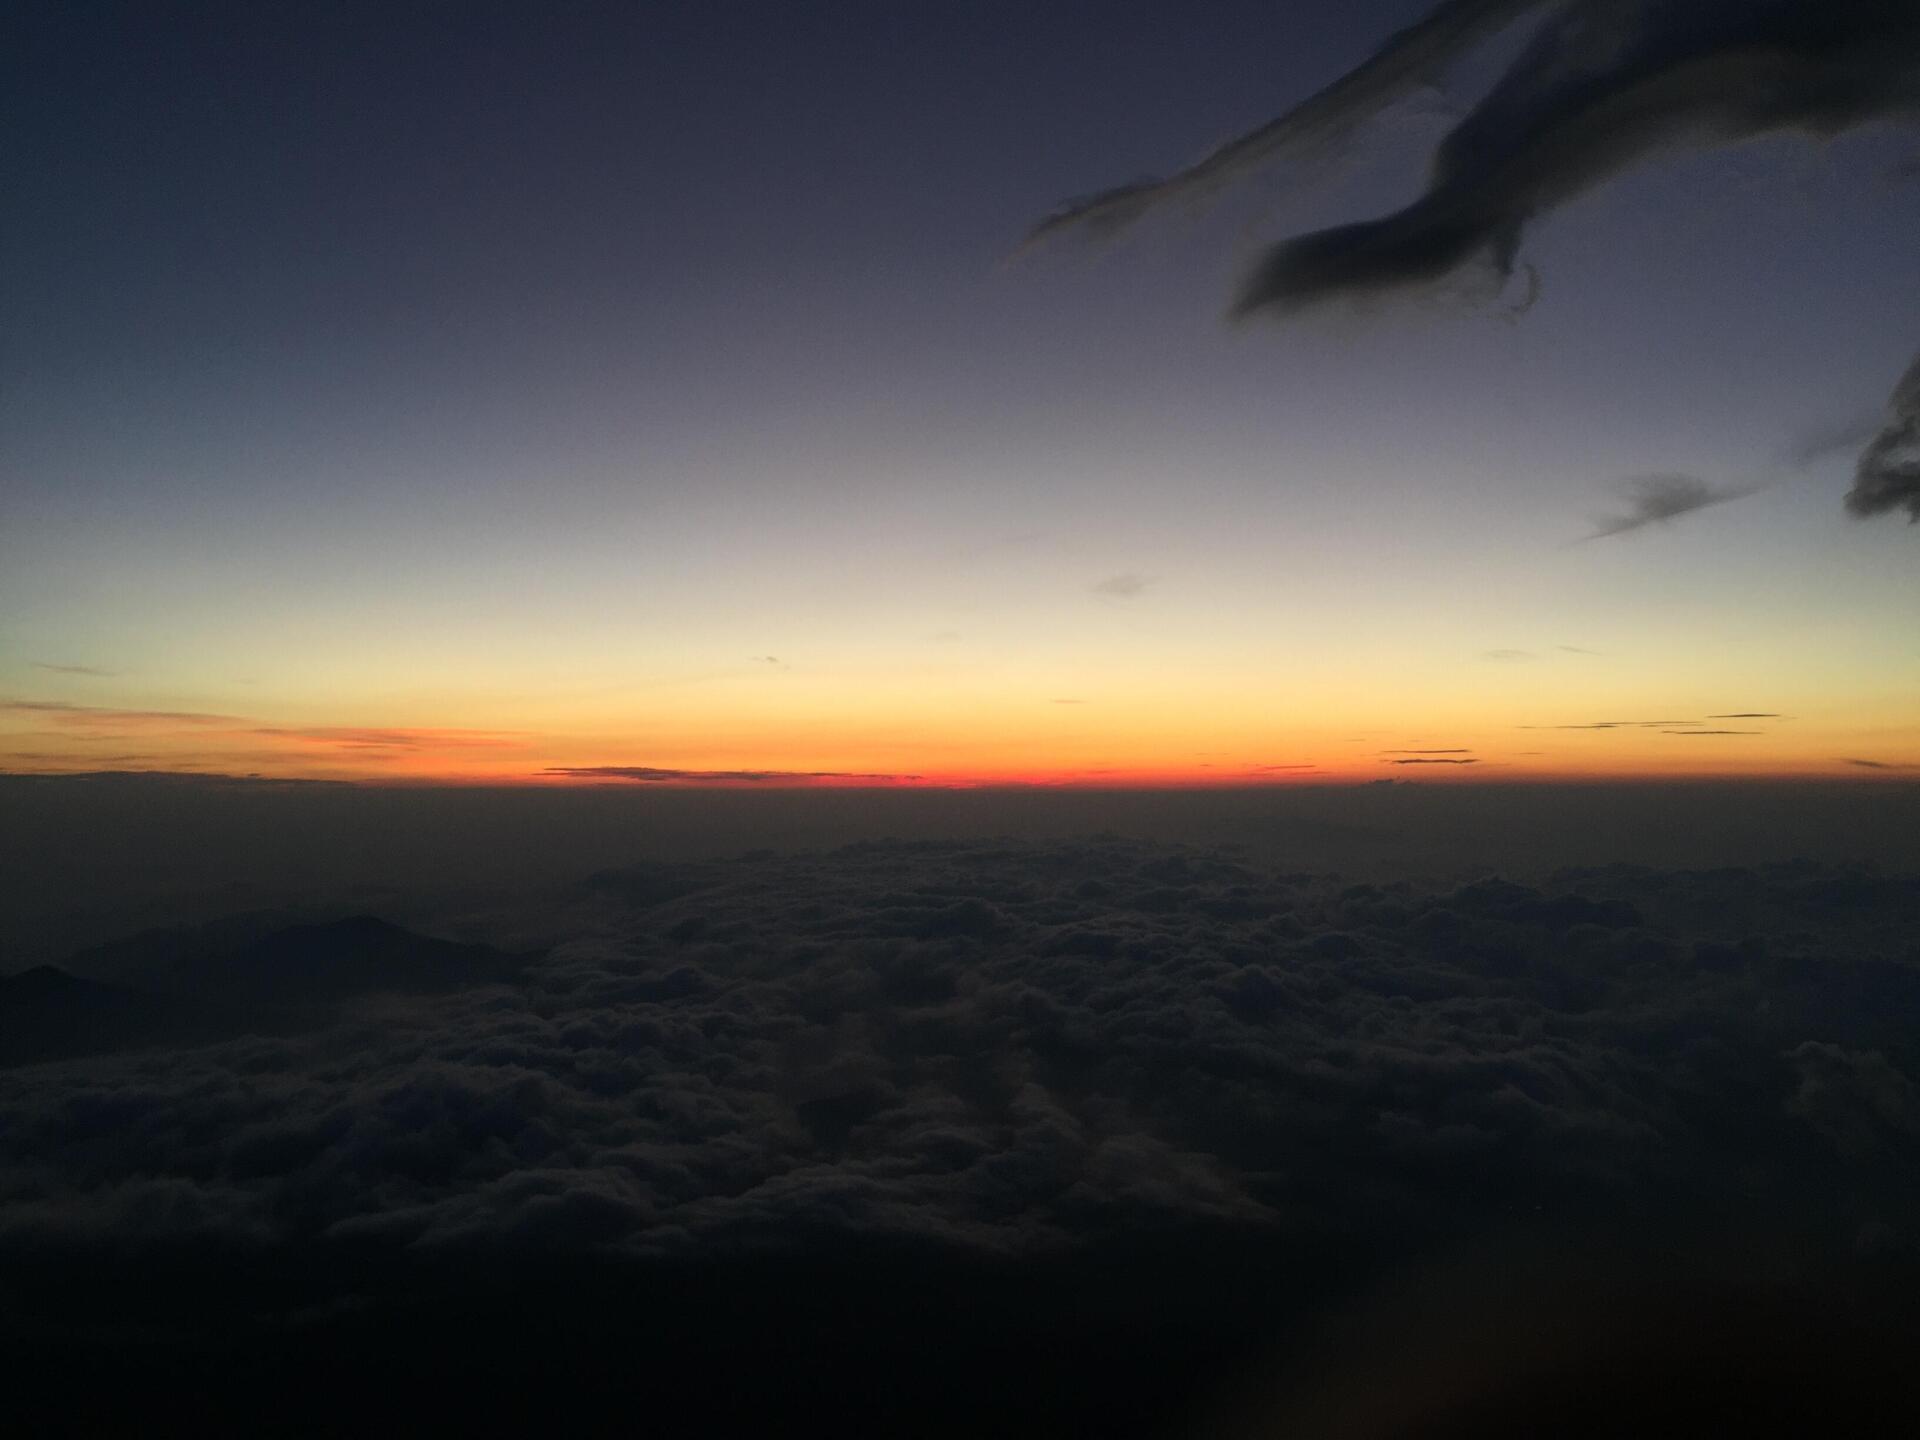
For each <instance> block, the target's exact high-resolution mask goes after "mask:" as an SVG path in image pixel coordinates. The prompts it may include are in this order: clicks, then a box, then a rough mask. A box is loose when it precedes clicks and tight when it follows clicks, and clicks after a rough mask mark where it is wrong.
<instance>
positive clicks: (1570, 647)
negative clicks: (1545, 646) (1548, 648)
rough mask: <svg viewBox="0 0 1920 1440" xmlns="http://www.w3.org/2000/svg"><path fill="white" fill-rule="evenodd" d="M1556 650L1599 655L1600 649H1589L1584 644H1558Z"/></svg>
mask: <svg viewBox="0 0 1920 1440" xmlns="http://www.w3.org/2000/svg"><path fill="white" fill-rule="evenodd" d="M1553 648H1554V649H1556V650H1564V651H1565V652H1566V653H1567V654H1569V655H1598V654H1600V652H1599V651H1598V650H1589V649H1587V648H1586V647H1585V646H1583V645H1556V646H1554V647H1553Z"/></svg>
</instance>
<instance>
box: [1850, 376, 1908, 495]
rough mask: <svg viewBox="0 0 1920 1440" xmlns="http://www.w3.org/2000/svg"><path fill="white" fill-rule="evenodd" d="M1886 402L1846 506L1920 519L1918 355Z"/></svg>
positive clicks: (1856, 472) (1855, 474)
mask: <svg viewBox="0 0 1920 1440" xmlns="http://www.w3.org/2000/svg"><path fill="white" fill-rule="evenodd" d="M1887 408H1888V416H1887V423H1886V425H1885V427H1884V428H1883V429H1882V430H1881V431H1880V433H1879V434H1878V435H1877V436H1875V437H1874V439H1873V441H1872V443H1871V444H1869V445H1868V446H1867V448H1866V452H1865V453H1864V454H1862V455H1861V457H1860V463H1859V465H1858V466H1857V467H1856V468H1855V470H1854V476H1853V489H1852V490H1850V491H1849V492H1848V493H1847V508H1848V509H1849V510H1851V511H1852V512H1853V513H1854V514H1856V515H1861V516H1866V515H1883V514H1885V513H1887V512H1888V511H1890V510H1905V511H1906V512H1907V521H1908V523H1909V524H1916V523H1920V359H1915V361H1914V362H1913V366H1912V368H1910V369H1909V370H1908V371H1907V373H1906V376H1905V377H1904V378H1903V379H1902V380H1901V381H1900V384H1899V386H1898V388H1896V389H1895V390H1894V392H1893V399H1892V401H1891V402H1890V403H1889V404H1888V407H1887Z"/></svg>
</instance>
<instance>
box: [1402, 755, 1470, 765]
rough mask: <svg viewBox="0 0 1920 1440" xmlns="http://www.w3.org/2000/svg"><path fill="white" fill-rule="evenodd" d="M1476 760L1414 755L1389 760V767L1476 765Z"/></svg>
mask: <svg viewBox="0 0 1920 1440" xmlns="http://www.w3.org/2000/svg"><path fill="white" fill-rule="evenodd" d="M1479 763H1480V762H1479V761H1478V760H1443V759H1440V758H1439V757H1438V756H1432V755H1416V756H1413V757H1411V758H1410V759H1406V760H1389V761H1387V764H1389V765H1478V764H1479Z"/></svg>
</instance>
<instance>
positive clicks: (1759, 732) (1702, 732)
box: [1660, 730, 1766, 735]
mask: <svg viewBox="0 0 1920 1440" xmlns="http://www.w3.org/2000/svg"><path fill="white" fill-rule="evenodd" d="M1660 733H1661V734H1662V735H1763V734H1765V733H1766V732H1765V731H1763V730H1662V731H1661V732H1660Z"/></svg>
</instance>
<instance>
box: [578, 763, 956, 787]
mask: <svg viewBox="0 0 1920 1440" xmlns="http://www.w3.org/2000/svg"><path fill="white" fill-rule="evenodd" d="M540 773H541V774H543V775H553V776H557V777H562V778H565V779H569V780H630V781H634V782H636V783H640V784H651V785H792V784H805V783H810V782H814V781H867V782H871V783H873V784H876V785H891V784H896V783H899V782H902V781H912V780H919V779H920V778H922V777H920V776H918V775H862V774H856V773H852V772H848V771H842V770H675V769H668V768H663V767H660V766H655V765H551V766H548V767H547V768H546V769H545V770H543V771H541V772H540Z"/></svg>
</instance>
